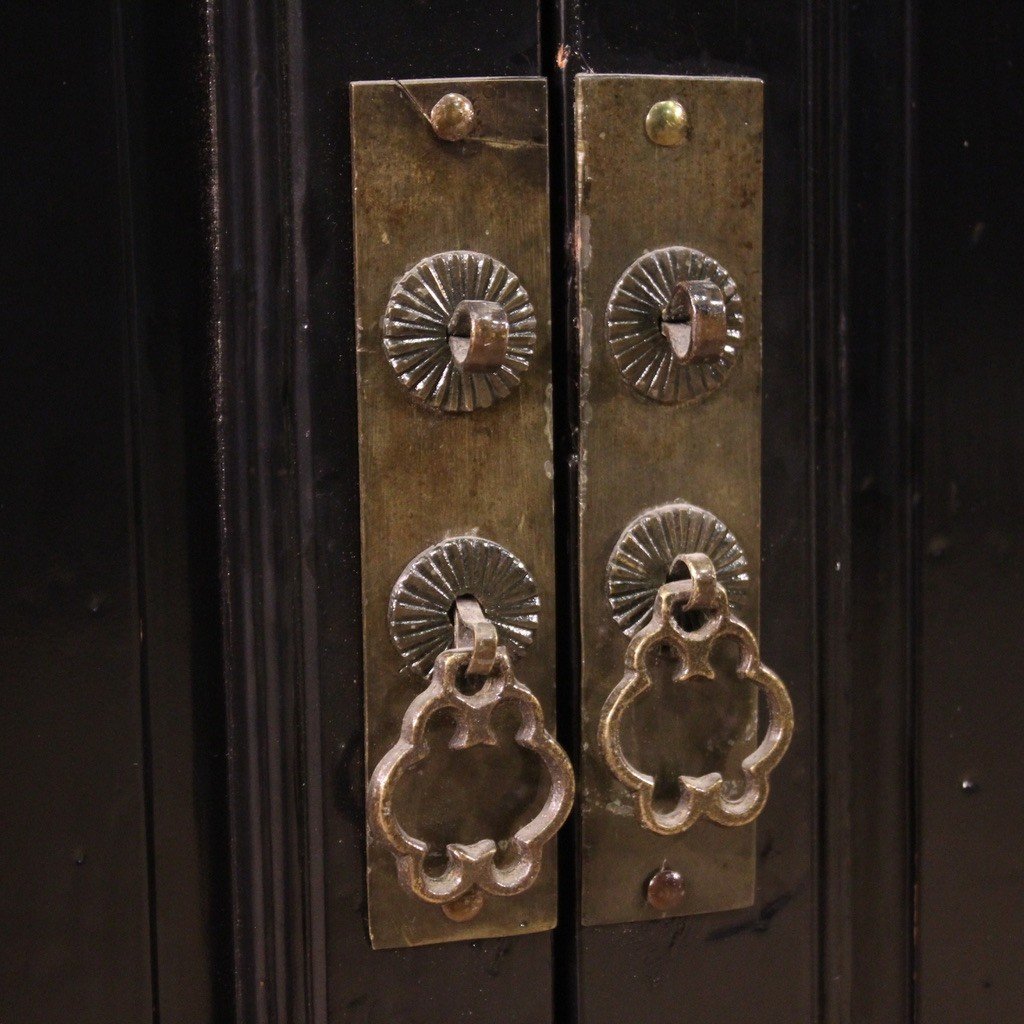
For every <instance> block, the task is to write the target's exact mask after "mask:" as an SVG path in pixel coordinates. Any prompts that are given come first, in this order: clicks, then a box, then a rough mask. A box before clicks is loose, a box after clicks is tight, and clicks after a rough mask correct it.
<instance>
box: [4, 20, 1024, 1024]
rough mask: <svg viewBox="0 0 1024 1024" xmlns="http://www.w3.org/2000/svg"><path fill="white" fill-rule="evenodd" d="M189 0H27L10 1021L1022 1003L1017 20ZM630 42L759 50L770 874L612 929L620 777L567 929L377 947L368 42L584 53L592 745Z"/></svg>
mask: <svg viewBox="0 0 1024 1024" xmlns="http://www.w3.org/2000/svg"><path fill="white" fill-rule="evenodd" d="M185 7H186V8H187V10H185V11H183V10H181V9H180V5H177V6H176V5H162V4H155V3H154V4H148V5H145V9H144V10H143V8H141V7H139V8H137V7H136V6H133V5H130V4H124V3H117V2H113V0H104V2H100V0H97V2H90V3H85V4H80V5H77V6H76V7H75V9H74V11H71V10H68V11H62V12H61V13H60V14H59V15H48V14H45V13H42V12H40V11H38V10H33V11H31V12H29V11H27V10H20V9H19V8H18V5H15V6H14V7H12V8H11V10H10V12H9V13H10V14H11V17H10V18H9V19H8V20H9V22H10V25H9V28H8V31H7V32H6V34H5V37H6V38H10V39H12V40H14V41H15V44H16V45H15V47H14V49H15V51H16V59H15V60H14V61H13V62H12V64H11V67H12V69H13V70H14V76H13V77H14V79H15V80H14V82H13V83H12V85H11V87H10V88H9V89H8V91H7V102H8V105H9V106H10V107H11V108H12V110H13V113H14V114H15V116H14V117H13V118H12V119H11V122H10V127H9V129H8V131H7V133H6V136H5V138H6V141H7V142H8V147H7V153H6V154H5V161H6V162H10V163H11V166H12V170H13V173H12V174H10V176H9V178H8V182H7V184H8V189H9V193H10V195H9V196H7V197H6V198H7V199H8V201H7V202H6V203H5V206H4V212H3V217H4V223H5V226H7V228H8V231H7V233H6V236H5V239H4V241H5V245H6V249H7V251H6V253H5V256H6V257H7V271H6V272H5V275H4V277H5V279H6V281H7V282H8V284H10V285H11V286H12V287H11V288H10V289H9V291H10V293H11V294H10V295H9V296H5V299H4V303H3V304H2V306H3V314H2V315H3V318H4V345H5V354H6V355H8V356H9V358H8V359H7V360H6V361H5V370H4V375H3V385H2V386H3V389H4V400H3V402H2V403H0V407H2V410H3V413H4V417H3V419H4V429H3V431H2V435H3V438H4V440H3V445H4V453H5V457H4V460H3V462H4V465H5V468H6V469H7V471H8V472H7V473H6V474H5V484H4V488H3V494H2V495H0V515H2V524H0V548H2V550H3V558H2V561H3V572H2V574H0V652H2V655H3V657H2V660H3V670H4V676H5V689H4V695H5V697H6V698H7V701H6V703H5V705H4V714H3V716H2V717H3V725H2V729H0V732H2V742H0V748H2V750H3V755H2V758H3V763H4V766H5V770H4V771H3V772H0V818H2V820H3V822H4V824H3V827H2V828H0V865H2V868H3V875H4V878H3V886H2V887H0V888H2V892H0V933H2V935H3V939H4V941H3V942H2V943H0V1018H3V1019H5V1020H6V1019H7V1018H10V1019H11V1020H12V1021H18V1022H27V1024H33V1022H35V1021H39V1022H46V1024H49V1022H50V1021H52V1020H54V1019H57V1018H61V1019H63V1018H65V1017H66V1018H68V1019H75V1020H80V1021H104V1022H106V1021H111V1020H114V1021H117V1022H121V1021H124V1022H126V1024H127V1022H132V1024H134V1022H136V1021H139V1022H141V1021H144V1020H150V1019H153V1020H160V1021H161V1022H163V1024H196V1022H200V1021H209V1022H215V1021H217V1022H219V1021H226V1020H237V1021H242V1022H245V1024H251V1022H265V1024H284V1022H288V1024H293V1022H294V1024H298V1022H310V1024H342V1022H344V1024H348V1022H353V1024H378V1022H388V1024H435V1022H437V1021H442V1020H444V1021H448V1020H452V1021H465V1022H478V1021H479V1022H483V1021H493V1020H501V1021H503V1022H509V1024H611V1022H615V1024H619V1022H621V1021H629V1022H634V1024H666V1022H675V1021H682V1020H684V1019H685V1020H686V1021H688V1022H693V1024H719V1022H721V1024H724V1022H727V1021H728V1022H734V1021H748V1020H749V1021H755V1020H756V1021H758V1022H759V1024H772V1022H778V1024H792V1022H794V1021H800V1022H805V1021H806V1022H818V1021H826V1020H827V1021H836V1022H844V1021H846V1022H850V1024H869V1022H878V1024H883V1022H884V1024H890V1022H894V1021H908V1022H910V1021H914V1022H918V1024H945V1022H947V1021H954V1020H955V1021H975V1020H976V1021H992V1022H994V1024H1004V1022H1005V1024H1009V1022H1011V1021H1016V1020H1018V1019H1019V1018H1020V1016H1021V1011H1022V1008H1024V988H1022V981H1021V979H1022V978H1024V957H1022V953H1021V948H1020V942H1019V940H1018V931H1019V929H1018V927H1017V923H1018V920H1019V918H1020V916H1021V910H1022V907H1021V902H1022V893H1024V875H1022V870H1021V866H1020V863H1019V861H1020V858H1019V855H1018V851H1019V847H1020V841H1021V838H1022V835H1024V822H1022V820H1021V814H1020V806H1021V803H1022V801H1021V799H1020V796H1021V783H1020V781H1019V779H1018V776H1017V773H1016V762H1015V757H1016V752H1017V748H1018V747H1019V736H1020V735H1021V733H1022V730H1024V715H1022V714H1021V711H1020V701H1019V700H1018V698H1017V690H1016V680H1017V678H1018V677H1019V675H1020V670H1021V656H1020V652H1019V643H1018V642H1017V640H1016V632H1015V630H1016V625H1015V624H1016V621H1017V619H1018V618H1019V617H1020V612H1021V608H1022V605H1024V594H1022V590H1021V579H1022V575H1021V572H1020V569H1019V558H1018V557H1017V556H1018V554H1019V549H1020V546H1021V540H1022V537H1024V530H1022V528H1021V525H1020V522H1019V514H1018V510H1019V506H1020V498H1021V494H1020V482H1019V481H1020V472H1019V466H1020V464H1021V463H1022V441H1021V437H1022V431H1021V426H1020V412H1019V410H1020V406H1021V397H1022V396H1021V381H1022V379H1024V375H1022V372H1021V370H1022V367H1021V359H1020V357H1019V354H1018V350H1019V345H1018V339H1017V335H1018V333H1019V330H1018V326H1017V313H1016V293H1017V291H1018V290H1019V281H1020V279H1021V276H1022V275H1021V270H1022V261H1021V258H1020V255H1019V246H1018V244H1017V239H1018V238H1019V236H1020V234H1021V231H1020V218H1021V213H1020V210H1021V204H1020V203H1019V202H1018V197H1017V194H1016V193H1017V191H1018V182H1019V180H1020V179H1021V178H1022V173H1021V171H1022V168H1021V164H1022V154H1024V148H1022V146H1021V143H1020V137H1021V129H1022V127H1024V105H1022V103H1021V100H1020V95H1021V88H1020V86H1021V81H1020V68H1019V64H1020V61H1019V51H1020V44H1021V42H1022V35H1024V13H1022V12H1021V11H1020V10H1019V9H1018V7H1017V5H1014V4H1012V3H995V4H992V3H986V4H982V3H978V2H974V0H972V2H969V3H968V4H966V6H962V8H961V9H957V11H955V12H954V11H952V9H950V10H948V11H947V10H945V9H943V5H936V4H934V3H931V4H929V3H916V2H911V3H908V4H905V5H897V6H894V5H892V4H888V3H883V2H882V0H867V2H864V3H852V2H840V0H833V2H827V3H816V2H812V0H778V2H776V3H773V4H756V3H753V2H729V3H726V2H724V0H698V2H695V3H692V4H689V5H680V4H678V3H674V2H669V0H635V2H633V3H630V4H628V5H623V4H621V3H619V2H617V0H573V2H569V0H539V2H538V0H499V2H495V3H490V4H485V3H481V2H478V0H452V2H451V3H447V4H441V3H438V2H436V0H429V2H428V0H383V2H381V0H377V2H370V0H347V2H344V3H341V2H338V0H290V2H289V3H286V4H272V3H267V2H263V0H215V2H213V3H211V4H208V5H207V4H204V5H199V4H190V5H185ZM5 13H8V12H5ZM589 74H602V75H670V76H682V75H687V76H700V77H704V78H713V77H715V76H722V77H746V78H756V79H760V80H761V81H762V82H763V83H764V133H763V147H764V148H763V155H764V160H763V171H764V217H763V260H762V264H763V276H762V281H761V285H762V299H763V305H762V309H761V324H762V341H763V381H762V394H761V400H762V414H763V429H762V439H761V466H762V468H761V474H760V484H761V504H760V508H761V515H760V520H761V521H760V530H761V548H762V551H761V556H762V557H761V580H760V592H761V593H760V621H759V627H758V636H759V640H760V644H761V651H762V653H763V655H764V658H765V661H766V662H767V663H768V664H770V665H771V666H772V667H773V668H774V669H775V670H776V671H777V672H778V673H779V675H780V676H781V677H782V678H783V679H784V680H785V681H786V683H787V684H788V686H789V689H790V693H791V694H792V698H793V703H794V709H795V721H796V731H795V734H794V739H793V743H792V746H791V749H790V751H789V753H788V754H787V756H786V758H785V760H784V761H783V762H782V764H781V765H780V767H779V768H778V769H777V770H776V772H775V774H774V775H773V779H772V792H771V798H770V801H769V803H768V805H767V808H766V810H765V811H764V813H763V814H762V815H761V817H760V819H759V821H758V823H757V838H756V847H755V849H756V889H755V896H754V902H753V905H752V906H750V907H747V908H745V909H741V910H730V911H725V912H716V913H707V914H699V915H694V916H689V917H678V918H669V919H666V920H660V921H638V922H631V923H628V924H602V925H595V926H584V925H582V924H581V908H582V904H583V899H582V895H581V887H582V878H583V869H584V865H585V864H586V863H587V857H588V846H587V843H586V841H585V838H584V835H583V833H582V831H581V828H580V821H579V814H578V813H577V814H574V816H573V817H571V818H570V820H569V823H568V825H566V827H565V828H563V830H562V832H561V833H560V835H559V838H558V841H557V853H556V852H555V851H554V850H553V849H551V853H550V854H549V855H550V856H553V857H556V858H557V864H558V875H559V878H558V888H557V899H558V924H557V926H556V927H555V928H554V929H553V930H551V931H542V932H538V933H535V934H530V935H522V936H509V937H503V938H489V939H482V940H473V941H463V942H450V943H439V944H435V945H430V946H425V947H421V948H399V949H382V950H374V949H372V948H371V943H370V938H369V934H368V927H367V906H366V855H365V837H366V800H365V768H366V765H365V764H364V763H363V761H364V758H363V739H364V726H363V721H364V718H363V693H364V683H365V680H364V677H363V665H364V659H363V651H362V642H363V641H362V637H363V635H364V634H363V629H362V625H363V623H362V603H361V600H360V582H361V574H362V572H363V571H364V568H363V564H362V561H361V558H362V554H363V552H362V550H361V543H360V530H361V523H360V491H359V464H358V450H359V444H358V425H357V411H356V410H357V397H358V396H357V386H358V385H357V373H356V335H357V328H356V322H355V287H354V280H353V277H354V266H355V263H356V254H355V253H354V251H353V193H352V189H353V176H352V141H351V140H352V135H351V131H350V129H351V124H350V102H349V95H350V94H349V89H350V84H351V83H352V82H353V81H366V80H383V81H395V82H405V81H409V80H415V79H448V78H459V79H466V78H474V77H501V76H527V77H540V78H543V79H544V80H545V81H546V86H547V95H548V102H549V106H548V109H547V111H546V118H547V138H548V173H549V181H550V238H551V280H552V282H553V285H552V288H551V294H550V296H549V298H550V307H551V311H552V322H551V339H552V368H553V374H552V379H553V387H552V394H551V444H552V449H553V453H552V459H551V464H550V472H551V477H552V482H553V487H554V508H555V531H554V533H555V540H554V543H555V545H556V550H555V563H556V587H555V591H556V594H555V600H554V604H555V607H554V608H553V609H551V613H552V614H554V615H555V616H556V617H557V637H558V640H557V650H556V658H555V665H554V672H555V674H556V676H557V687H558V694H557V708H556V709H555V711H556V718H557V723H556V724H557V732H558V737H559V739H560V741H561V742H562V743H563V744H564V746H565V747H566V749H567V750H568V752H569V754H570V757H571V758H572V760H573V762H574V764H575V765H576V767H577V769H579V768H580V766H581V764H583V762H584V760H585V758H584V756H583V755H584V748H585V745H586V744H589V743H592V742H593V739H594V737H593V736H588V735H587V734H586V731H585V730H584V728H583V727H582V726H581V705H582V702H581V694H580V681H581V675H582V670H581V664H582V659H583V657H584V656H585V653H586V652H585V651H583V650H582V649H581V643H582V641H581V636H584V635H585V630H583V629H581V624H582V616H581V600H585V595H581V592H580V586H579V584H578V582H577V581H578V580H579V578H580V569H581V566H580V556H579V553H578V552H579V544H578V540H579V537H578V534H577V529H578V526H577V524H578V517H577V508H578V502H579V499H580V496H581V492H582V490H584V489H585V485H586V478H585V472H581V465H582V466H584V467H585V460H582V459H581V456H582V455H583V454H584V453H583V452H582V451H581V445H582V443H583V441H582V440H581V438H582V437H583V434H584V432H583V431H582V430H581V427H582V426H584V424H582V423H581V417H580V413H579V407H580V401H579V400H580V385H579V380H580V374H581V368H582V369H586V366H585V363H586V357H584V358H583V360H582V363H581V342H580V339H581V337H582V336H585V334H586V332H585V331H584V330H583V327H584V323H583V321H584V317H583V316H582V314H581V311H580V309H579V308H578V307H577V284H578V281H579V278H578V272H579V265H578V261H579V260H580V259H581V258H582V253H583V252H584V251H585V245H584V244H583V241H584V232H583V231H582V228H581V221H580V218H579V216H578V215H579V213H580V211H579V210H577V209H576V208H575V205H574V204H575V202H576V195H577V190H576V188H577V172H578V169H579V164H578V162H577V148H576V143H577V141H578V140H577V139H576V138H575V137H574V132H575V126H576V124H577V113H578V111H577V102H578V99H577V95H578V94H577V89H576V83H577V79H578V77H579V76H581V75H589ZM710 187H712V188H713V187H714V185H713V184H712V185H711V186H710ZM626 199H628V201H629V202H636V201H637V198H636V197H634V196H630V197H624V201H626ZM438 202H439V203H442V202H443V197H438ZM650 202H651V203H653V204H657V203H658V202H659V197H658V196H651V197H650ZM671 241H672V240H671V239H665V240H664V242H665V244H666V245H667V244H669V243H670V242H671ZM624 486H626V485H624ZM362 528H363V529H364V530H365V529H372V524H366V523H364V524H362Z"/></svg>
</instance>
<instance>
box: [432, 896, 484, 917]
mask: <svg viewBox="0 0 1024 1024" xmlns="http://www.w3.org/2000/svg"><path fill="white" fill-rule="evenodd" d="M483 905H484V894H483V893H482V892H481V891H480V890H479V889H470V890H469V892H467V893H463V894H462V895H461V896H457V897H456V898H455V899H453V900H452V901H451V902H450V903H442V904H441V909H442V910H443V911H444V916H445V917H447V918H448V920H449V921H455V922H457V923H459V924H461V923H462V922H463V921H472V920H473V918H474V917H476V915H477V914H479V913H480V911H481V910H482V909H483Z"/></svg>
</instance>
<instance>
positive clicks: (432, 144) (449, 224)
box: [352, 78, 556, 948]
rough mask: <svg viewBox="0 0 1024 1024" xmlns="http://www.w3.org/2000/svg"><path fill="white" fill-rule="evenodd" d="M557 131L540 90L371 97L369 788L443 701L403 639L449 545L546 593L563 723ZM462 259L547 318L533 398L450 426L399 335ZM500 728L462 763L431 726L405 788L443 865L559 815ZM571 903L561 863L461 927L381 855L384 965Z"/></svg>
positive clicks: (531, 656)
mask: <svg viewBox="0 0 1024 1024" xmlns="http://www.w3.org/2000/svg"><path fill="white" fill-rule="evenodd" d="M452 92H455V93H458V94H460V95H462V96H465V97H467V98H468V99H469V100H470V102H471V103H472V106H473V110H474V121H473V127H472V130H471V132H470V134H469V136H468V137H467V138H466V139H464V140H462V141H451V142H449V141H444V140H443V139H441V138H439V137H438V135H437V134H436V133H435V131H434V129H433V128H432V126H431V123H430V113H431V110H432V109H433V108H434V106H435V104H436V103H437V101H438V100H439V99H441V97H442V96H444V95H446V94H448V93H452ZM546 117H547V101H546V92H545V85H544V82H543V80H541V79H525V78H524V79H477V80H462V81H432V82H402V83H397V82H361V83H355V84H354V85H353V86H352V157H353V175H354V197H353V200H354V216H355V249H356V319H357V329H358V333H357V346H358V352H357V366H358V374H359V387H358V393H359V435H360V437H359V445H360V452H359V454H360V458H359V463H360V497H361V511H362V582H363V624H364V625H363V642H364V668H365V724H366V765H367V771H368V772H370V771H372V769H373V767H374V766H375V765H376V764H377V763H378V762H379V761H380V759H381V758H382V757H383V756H384V754H385V753H386V752H387V751H388V750H389V749H390V748H391V747H392V745H393V744H394V743H395V741H396V740H397V739H398V737H399V734H400V731H401V728H402V719H403V715H404V712H405V710H406V708H407V707H408V706H409V705H410V703H412V701H413V700H414V698H415V697H416V695H417V693H419V692H420V691H422V690H424V689H425V687H426V686H427V682H426V679H425V677H424V675H423V673H422V672H421V671H419V670H418V669H416V668H414V667H407V668H405V670H404V671H403V666H405V665H406V660H405V659H404V658H403V657H402V655H401V654H400V653H399V651H398V649H397V648H396V646H395V644H394V643H393V642H392V639H391V636H390V629H389V623H388V600H389V595H390V593H391V588H392V586H393V584H394V583H395V581H396V580H397V579H398V577H399V575H400V574H401V573H402V570H403V568H405V566H406V565H407V564H408V563H409V562H410V560H411V559H412V558H413V557H414V556H415V555H417V553H419V552H421V551H423V550H424V549H426V548H428V547H430V546H431V545H433V544H436V543H437V542H439V541H442V540H444V539H445V538H446V537H452V536H459V535H467V534H477V535H482V536H485V537H488V538H492V539H493V540H494V541H496V542H498V543H499V544H501V545H503V546H504V547H506V548H507V549H509V550H510V551H513V552H515V554H516V555H517V556H518V557H519V558H521V559H522V561H523V563H524V564H525V565H526V567H527V568H528V570H529V572H530V573H531V575H532V576H533V579H534V580H535V581H536V586H537V594H538V596H539V614H538V616H537V626H536V631H535V633H534V634H533V643H532V645H531V646H530V647H529V650H528V652H527V654H526V656H525V657H523V658H522V659H521V660H520V661H519V662H518V663H517V664H516V667H515V671H516V675H517V676H518V677H519V678H520V679H521V680H522V682H523V683H525V684H526V685H527V686H528V687H529V689H530V690H531V691H532V693H533V694H534V695H535V696H536V697H537V699H538V700H539V702H540V704H541V706H542V707H543V710H544V714H545V718H546V721H547V722H549V723H551V722H553V720H554V685H555V680H554V674H553V664H554V636H555V621H554V561H553V543H554V538H553V531H552V492H551V461H550V460H551V438H550V377H551V369H550V367H551V341H550V308H549V298H548V296H549V294H550V283H549V279H548V277H549V236H548V231H549V229H548V223H549V210H548V195H547V132H546ZM446 252H454V253H463V252H464V253H471V254H484V255H486V256H487V257H491V258H493V259H494V260H497V261H500V263H501V264H502V265H503V266H504V267H507V268H508V269H509V270H510V271H511V272H512V273H513V274H514V275H515V276H516V279H517V280H518V282H520V283H521V284H522V287H523V288H524V289H525V292H526V293H527V294H528V296H529V299H530V301H531V302H532V307H533V315H535V317H536V327H535V328H534V327H533V326H532V325H530V326H529V330H530V331H531V332H532V331H534V330H535V332H536V340H535V342H534V341H533V340H532V339H531V346H532V356H531V358H530V360H529V365H528V366H527V367H526V368H525V369H524V370H523V372H522V374H521V380H520V383H519V385H518V387H516V388H515V389H514V390H512V391H511V393H508V394H507V395H504V396H500V401H495V402H494V403H493V404H491V405H489V406H487V407H480V406H478V407H476V408H473V409H472V411H462V412H446V411H443V410H444V406H441V407H439V408H435V407H432V406H430V405H429V404H426V403H425V402H423V401H419V400H417V399H416V397H415V396H414V395H413V394H412V392H411V391H410V390H409V389H408V388H407V387H406V386H404V385H403V383H402V381H401V380H400V379H399V377H398V376H397V375H396V372H395V370H393V369H392V366H391V365H390V363H389V362H388V358H387V356H386V355H385V350H384V337H383V326H382V318H383V317H384V314H385V310H386V308H387V305H388V299H389V296H390V295H391V293H392V289H393V288H394V287H395V285H396V284H397V283H398V282H399V281H400V280H401V279H402V278H403V276H404V275H406V274H407V273H408V272H409V271H411V270H412V269H413V268H414V267H415V266H416V265H417V264H418V263H420V261H422V260H425V259H427V258H429V257H432V256H434V255H435V254H438V253H446ZM524 329H525V328H524ZM444 330H445V331H446V330H447V320H446V321H445V323H444ZM445 344H447V343H446V342H445ZM509 351H510V352H511V351H512V346H511V343H510V347H509ZM481 376H482V375H481ZM456 407H457V408H464V406H458V405H457V406H456ZM457 596H461V595H457ZM484 610H485V611H488V609H487V608H486V607H485V609H484ZM499 632H500V623H499ZM425 668H429V665H427V666H425ZM495 719H496V721H495V723H494V724H495V729H496V732H497V734H498V739H499V741H500V742H499V744H498V745H497V746H494V747H490V746H486V745H480V746H476V747H473V748H471V749H468V750H463V751H452V750H449V749H448V746H447V741H448V739H450V737H451V729H452V725H451V722H450V721H446V720H445V716H443V715H438V716H435V717H434V718H433V719H432V720H431V722H430V723H429V724H428V726H427V729H426V736H427V739H428V741H429V742H430V744H431V756H430V757H429V758H428V759H427V760H426V761H424V762H423V763H422V764H421V765H419V766H417V768H416V769H414V770H413V771H411V772H409V773H408V775H407V776H406V778H405V781H404V783H403V784H402V785H401V786H399V787H398V789H397V791H396V794H395V814H396V817H397V820H399V821H401V823H402V825H403V826H404V827H405V828H406V829H407V830H408V831H409V832H410V833H411V834H413V835H416V836H417V837H420V838H422V839H423V840H424V841H426V842H428V843H429V845H430V847H431V850H432V851H442V852H443V850H444V848H445V844H447V843H450V842H455V843H465V844H472V843H475V842H478V841H479V840H481V839H484V838H487V837H493V836H511V835H513V834H514V833H515V832H516V830H517V829H518V828H519V827H520V826H521V825H523V824H524V823H525V822H527V821H529V820H530V818H532V817H534V815H535V814H536V813H537V810H538V808H539V807H541V806H542V805H543V802H544V800H545V798H546V794H547V779H546V773H545V772H544V769H543V765H542V764H541V763H540V761H539V759H538V758H537V757H536V755H534V754H532V753H531V752H530V751H528V750H524V749H523V748H521V747H519V746H517V745H516V743H515V732H516V729H517V728H518V726H519V724H520V721H519V718H518V716H517V715H515V714H511V713H510V714H508V715H505V714H498V713H497V712H496V714H495ZM456 823H457V824H456ZM428 867H429V865H428ZM555 887H556V878H555V857H554V856H553V852H551V851H549V852H548V853H547V855H545V857H544V858H543V863H542V866H541V869H540V874H539V876H538V878H537V881H536V882H535V884H534V885H533V886H532V887H531V888H530V889H528V890H527V891H526V892H524V893H522V894H520V895H517V896H510V897H507V898H502V899H497V898H495V899H487V900H486V901H485V902H484V905H483V907H482V908H481V910H480V912H479V913H478V914H476V915H475V916H472V917H471V919H470V920H466V921H457V920H452V919H450V918H448V917H446V916H445V915H444V914H442V913H441V911H440V910H439V909H438V908H437V907H436V906H430V905H428V904H426V903H423V902H422V901H420V900H418V899H416V898H415V897H413V896H410V895H409V894H408V893H407V892H406V891H405V890H403V889H402V887H401V885H400V883H399V880H398V877H397V873H396V870H395V862H394V860H393V858H392V857H391V854H390V853H389V852H388V850H387V849H386V848H385V847H384V846H383V845H381V844H379V843H377V842H374V841H373V840H372V839H368V844H367V893H368V914H369V926H370V934H371V939H372V941H373V944H374V946H375V947H377V948H383V947H394V946H406V945H420V944H424V943H430V942H447V941H451V940H453V939H467V938H479V937H487V936H496V935H512V934H516V935H518V934H523V933H525V932H531V931H540V930H543V929H546V928H550V927H552V926H553V924H554V921H555Z"/></svg>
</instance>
